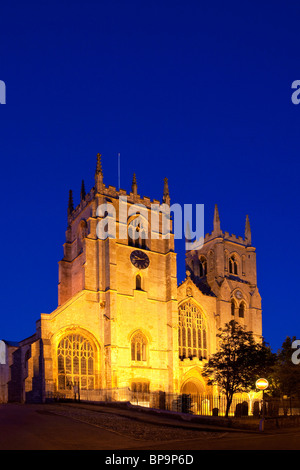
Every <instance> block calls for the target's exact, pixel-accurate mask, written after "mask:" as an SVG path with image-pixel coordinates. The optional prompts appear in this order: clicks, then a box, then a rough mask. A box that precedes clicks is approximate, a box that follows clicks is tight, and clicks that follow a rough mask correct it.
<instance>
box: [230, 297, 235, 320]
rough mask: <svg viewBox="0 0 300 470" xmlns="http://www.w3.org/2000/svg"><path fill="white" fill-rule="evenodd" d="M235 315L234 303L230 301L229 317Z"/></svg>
mask: <svg viewBox="0 0 300 470" xmlns="http://www.w3.org/2000/svg"><path fill="white" fill-rule="evenodd" d="M234 314H235V301H234V300H233V299H231V315H232V316H233V317H234Z"/></svg>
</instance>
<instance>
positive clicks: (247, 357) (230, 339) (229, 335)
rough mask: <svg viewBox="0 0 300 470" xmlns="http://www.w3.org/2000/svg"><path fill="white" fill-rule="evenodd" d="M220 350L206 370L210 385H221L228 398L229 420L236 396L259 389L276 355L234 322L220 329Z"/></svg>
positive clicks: (204, 372) (211, 359)
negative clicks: (257, 387) (260, 380)
mask: <svg viewBox="0 0 300 470" xmlns="http://www.w3.org/2000/svg"><path fill="white" fill-rule="evenodd" d="M217 337H218V338H220V342H219V350H218V352H217V353H216V354H214V355H213V356H211V357H210V359H209V361H208V362H207V364H206V365H205V366H204V370H203V375H204V377H206V378H207V379H208V384H209V385H213V384H218V386H219V387H220V389H221V391H222V392H224V393H225V396H226V416H228V413H229V409H230V406H231V403H232V399H233V395H234V394H235V393H238V392H247V391H249V390H251V389H254V387H255V381H256V380H257V379H258V378H259V377H261V376H266V375H267V374H268V373H269V370H270V367H271V365H273V364H274V354H272V352H271V350H270V348H269V347H268V346H266V345H265V344H264V343H257V342H256V341H255V339H254V337H253V334H252V331H246V330H245V328H244V327H242V326H241V325H240V324H239V323H237V322H236V321H234V320H232V321H230V322H229V323H226V324H225V327H224V328H223V329H222V328H220V329H219V333H218V334H217Z"/></svg>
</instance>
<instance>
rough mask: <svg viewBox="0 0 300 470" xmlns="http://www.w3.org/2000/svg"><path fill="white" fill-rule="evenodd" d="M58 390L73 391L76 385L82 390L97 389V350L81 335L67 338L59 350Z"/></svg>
mask: <svg viewBox="0 0 300 470" xmlns="http://www.w3.org/2000/svg"><path fill="white" fill-rule="evenodd" d="M57 365H58V389H59V390H71V389H72V387H73V386H74V385H77V386H79V388H80V389H82V390H91V389H94V388H95V350H94V347H93V346H92V344H91V343H90V342H89V341H88V340H87V339H86V338H84V337H83V336H81V335H79V334H70V335H68V336H65V337H64V338H63V339H61V341H60V342H59V344H58V348H57Z"/></svg>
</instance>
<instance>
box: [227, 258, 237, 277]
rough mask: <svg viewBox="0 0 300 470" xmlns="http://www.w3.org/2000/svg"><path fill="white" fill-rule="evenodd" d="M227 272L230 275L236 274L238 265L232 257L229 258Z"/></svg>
mask: <svg viewBox="0 0 300 470" xmlns="http://www.w3.org/2000/svg"><path fill="white" fill-rule="evenodd" d="M229 272H230V274H238V263H237V260H236V257H235V256H234V255H232V256H231V257H230V258H229Z"/></svg>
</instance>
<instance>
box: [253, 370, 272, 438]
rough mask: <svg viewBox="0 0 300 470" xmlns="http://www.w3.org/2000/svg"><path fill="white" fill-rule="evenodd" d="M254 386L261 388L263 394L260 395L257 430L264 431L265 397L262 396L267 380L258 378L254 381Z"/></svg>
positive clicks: (267, 383)
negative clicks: (260, 414) (260, 417)
mask: <svg viewBox="0 0 300 470" xmlns="http://www.w3.org/2000/svg"><path fill="white" fill-rule="evenodd" d="M255 386H256V388H257V389H258V390H262V392H263V396H262V419H261V420H260V422H259V430H260V431H264V428H265V397H264V392H265V390H266V389H267V388H268V387H269V382H268V381H267V379H263V378H261V379H258V380H257V381H256V382H255Z"/></svg>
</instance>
